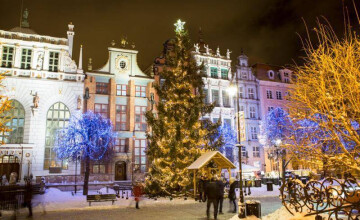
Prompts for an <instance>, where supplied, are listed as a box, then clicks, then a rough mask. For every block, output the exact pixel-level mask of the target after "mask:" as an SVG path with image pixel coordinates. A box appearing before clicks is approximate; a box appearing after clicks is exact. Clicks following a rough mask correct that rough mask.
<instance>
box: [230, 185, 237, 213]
mask: <svg viewBox="0 0 360 220" xmlns="http://www.w3.org/2000/svg"><path fill="white" fill-rule="evenodd" d="M229 183H230V189H229V199H230V207H231V203H232V204H233V205H234V211H233V213H236V201H235V200H236V194H235V188H236V182H235V179H234V178H230V182H229Z"/></svg>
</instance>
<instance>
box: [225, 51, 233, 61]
mask: <svg viewBox="0 0 360 220" xmlns="http://www.w3.org/2000/svg"><path fill="white" fill-rule="evenodd" d="M231 53H232V51H230V50H229V49H227V51H226V58H227V59H230V54H231Z"/></svg>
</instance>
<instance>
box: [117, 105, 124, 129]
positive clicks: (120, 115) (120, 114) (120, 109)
mask: <svg viewBox="0 0 360 220" xmlns="http://www.w3.org/2000/svg"><path fill="white" fill-rule="evenodd" d="M115 130H116V131H125V130H126V105H116V117H115Z"/></svg>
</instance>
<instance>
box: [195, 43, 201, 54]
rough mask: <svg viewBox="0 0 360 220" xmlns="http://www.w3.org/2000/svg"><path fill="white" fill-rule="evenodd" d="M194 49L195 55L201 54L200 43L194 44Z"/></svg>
mask: <svg viewBox="0 0 360 220" xmlns="http://www.w3.org/2000/svg"><path fill="white" fill-rule="evenodd" d="M194 47H195V53H199V50H200V47H199V44H198V43H196V44H194Z"/></svg>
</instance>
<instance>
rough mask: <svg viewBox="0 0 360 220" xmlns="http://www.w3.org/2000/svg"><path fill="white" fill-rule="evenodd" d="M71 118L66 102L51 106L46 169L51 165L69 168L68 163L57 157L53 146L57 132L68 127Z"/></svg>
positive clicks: (46, 144) (46, 135)
mask: <svg viewBox="0 0 360 220" xmlns="http://www.w3.org/2000/svg"><path fill="white" fill-rule="evenodd" d="M69 120H70V111H69V108H68V107H66V105H64V103H61V102H57V103H55V104H54V105H52V106H51V107H50V108H49V111H48V113H47V116H46V134H45V156H44V169H49V167H62V168H63V169H67V163H63V161H61V160H58V159H57V157H56V154H55V152H54V151H53V147H54V142H55V138H56V132H57V131H58V130H59V129H62V128H64V127H67V126H68V124H69Z"/></svg>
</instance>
